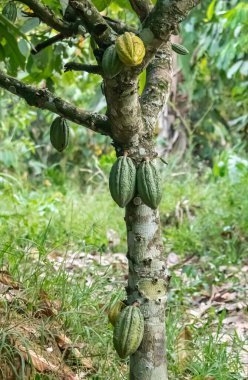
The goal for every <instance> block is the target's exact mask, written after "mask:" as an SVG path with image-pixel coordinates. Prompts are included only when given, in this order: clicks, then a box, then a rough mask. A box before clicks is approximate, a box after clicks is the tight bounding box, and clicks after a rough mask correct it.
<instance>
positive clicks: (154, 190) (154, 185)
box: [137, 160, 162, 209]
mask: <svg viewBox="0 0 248 380" xmlns="http://www.w3.org/2000/svg"><path fill="white" fill-rule="evenodd" d="M137 189H138V193H139V195H140V197H141V199H142V201H143V202H144V203H145V204H146V205H147V206H149V207H151V208H152V209H156V208H157V207H158V205H159V203H160V201H161V198H162V188H161V176H160V173H159V170H158V167H157V165H156V163H155V161H154V160H153V161H150V160H146V161H143V162H142V163H141V164H140V166H139V167H138V170H137Z"/></svg>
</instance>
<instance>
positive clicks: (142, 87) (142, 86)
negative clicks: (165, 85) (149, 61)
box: [139, 70, 146, 95]
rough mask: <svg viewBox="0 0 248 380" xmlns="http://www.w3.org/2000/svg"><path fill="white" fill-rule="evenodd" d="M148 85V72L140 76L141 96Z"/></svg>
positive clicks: (143, 72)
mask: <svg viewBox="0 0 248 380" xmlns="http://www.w3.org/2000/svg"><path fill="white" fill-rule="evenodd" d="M145 85H146V70H144V71H142V73H141V74H140V75H139V95H141V94H142V92H143V90H144V88H145Z"/></svg>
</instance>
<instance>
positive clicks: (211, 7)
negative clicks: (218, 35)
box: [207, 0, 216, 20]
mask: <svg viewBox="0 0 248 380" xmlns="http://www.w3.org/2000/svg"><path fill="white" fill-rule="evenodd" d="M215 4H216V0H213V1H212V2H211V4H210V5H209V7H208V10H207V18H208V20H212V18H213V16H214V12H215Z"/></svg>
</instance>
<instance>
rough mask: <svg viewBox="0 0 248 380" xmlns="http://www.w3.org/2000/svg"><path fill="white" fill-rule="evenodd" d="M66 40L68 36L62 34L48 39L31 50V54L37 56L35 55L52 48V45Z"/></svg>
mask: <svg viewBox="0 0 248 380" xmlns="http://www.w3.org/2000/svg"><path fill="white" fill-rule="evenodd" d="M64 38H66V36H65V35H64V34H62V33H59V34H56V36H53V37H51V38H48V39H47V40H45V41H43V42H41V43H39V44H37V45H36V46H35V47H34V48H33V49H32V50H31V53H32V54H34V55H35V54H37V53H39V52H40V51H41V50H43V49H45V48H47V47H48V46H51V45H53V44H55V43H56V42H58V41H62V40H63V39H64Z"/></svg>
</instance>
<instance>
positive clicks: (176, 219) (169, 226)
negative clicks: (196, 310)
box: [0, 165, 248, 380]
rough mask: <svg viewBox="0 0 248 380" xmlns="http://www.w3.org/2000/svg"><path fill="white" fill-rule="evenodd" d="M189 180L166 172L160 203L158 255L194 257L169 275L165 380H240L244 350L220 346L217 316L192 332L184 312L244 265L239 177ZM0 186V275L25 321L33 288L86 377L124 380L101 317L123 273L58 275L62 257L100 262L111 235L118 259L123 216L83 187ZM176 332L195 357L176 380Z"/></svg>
mask: <svg viewBox="0 0 248 380" xmlns="http://www.w3.org/2000/svg"><path fill="white" fill-rule="evenodd" d="M177 172H183V173H184V174H180V175H175V173H177ZM198 173H199V170H197V169H196V168H194V169H193V168H191V167H189V166H187V165H185V166H184V167H183V168H177V167H176V168H172V167H171V168H170V167H168V168H167V169H166V178H165V185H164V197H163V201H162V204H161V221H162V231H163V239H164V243H165V254H168V253H169V252H175V253H176V254H177V255H178V256H179V257H180V259H181V260H184V259H185V258H187V257H189V256H192V255H194V258H195V259H196V261H193V262H192V261H190V262H188V263H185V264H182V265H181V270H182V272H181V273H177V271H175V272H173V273H172V280H171V290H170V292H169V297H168V307H167V322H166V325H167V337H168V359H169V371H170V376H171V377H170V380H183V379H195V380H204V378H205V377H207V376H213V377H214V379H215V380H235V379H242V378H244V377H242V376H241V369H240V368H241V364H240V356H239V352H240V351H241V347H242V344H243V343H242V342H241V341H240V340H239V339H238V337H237V336H236V337H235V336H234V337H233V338H232V340H231V343H229V346H228V345H227V343H225V342H222V340H221V339H220V337H221V334H222V332H223V325H222V322H223V318H224V314H223V312H222V313H220V314H219V313H216V312H215V310H214V309H213V308H210V309H209V310H208V312H207V315H206V316H205V318H204V320H202V321H201V323H199V321H193V322H192V321H191V320H190V319H189V317H188V316H187V310H189V309H190V308H191V307H192V300H193V299H194V297H196V296H197V295H199V294H200V293H201V291H202V289H204V290H206V291H209V289H210V288H211V286H212V285H220V284H222V283H224V282H225V281H226V279H225V275H224V274H223V271H220V269H219V268H220V266H223V265H226V266H230V265H236V266H237V268H239V267H240V266H241V265H242V260H243V259H244V258H245V257H246V256H247V250H248V248H247V246H248V245H247V239H248V232H247V231H248V198H247V185H248V176H244V177H243V178H242V179H241V180H239V181H238V182H237V183H232V182H231V181H230V180H229V178H228V176H225V177H223V178H221V177H218V178H216V177H214V176H213V174H212V172H211V170H210V169H204V170H201V174H198ZM2 178H4V184H3V181H2V185H1V189H0V193H1V194H0V209H1V239H0V242H1V243H0V266H1V267H8V269H9V271H10V273H11V274H12V275H13V276H14V278H15V280H18V281H20V282H21V283H22V284H23V286H24V288H25V297H26V298H27V299H28V300H29V311H30V312H32V310H35V308H36V307H38V299H39V293H40V290H41V289H42V290H44V291H46V292H47V293H48V294H49V296H50V297H51V299H54V300H57V299H58V300H60V301H61V303H62V306H61V310H60V311H59V314H58V316H57V317H56V318H57V320H58V321H60V323H62V324H63V326H64V329H65V332H66V333H67V334H68V335H69V336H70V337H71V339H72V341H73V342H83V343H85V349H84V355H85V357H86V358H87V357H89V358H91V359H92V361H93V364H94V368H95V370H96V371H95V373H92V374H91V375H89V376H88V378H90V379H95V380H96V379H97V380H99V379H105V380H106V379H109V380H112V379H115V380H121V379H126V378H127V361H121V360H119V359H118V357H117V355H116V353H115V352H114V350H113V347H112V327H111V326H110V325H109V324H108V321H107V314H106V309H107V305H108V304H109V302H110V301H111V299H112V298H113V297H114V296H115V294H116V293H120V294H121V293H122V292H123V288H124V286H125V283H126V280H125V278H124V276H125V274H126V273H123V272H122V270H121V268H120V267H117V268H116V267H115V266H113V265H109V266H104V267H103V266H101V265H100V264H98V263H94V262H93V261H92V263H91V265H88V266H82V268H80V267H79V268H76V270H74V272H73V275H71V272H68V271H67V270H66V269H65V265H66V257H67V256H68V255H70V252H78V254H79V253H80V252H85V253H86V255H87V254H88V255H91V253H92V252H96V256H97V257H99V256H101V257H102V258H104V257H107V255H108V254H109V253H108V251H109V250H110V248H109V246H108V239H107V237H106V233H107V231H108V230H109V229H113V230H115V231H117V232H118V234H119V236H120V243H119V244H118V245H117V246H115V247H114V248H113V249H112V252H123V253H125V252H126V243H125V225H124V220H123V217H124V211H123V210H121V209H119V208H118V207H117V206H116V205H115V204H114V202H113V201H112V200H111V198H110V195H109V193H108V189H107V184H106V183H103V184H101V185H99V186H98V188H96V189H95V190H94V191H93V190H92V188H91V187H90V186H89V187H88V188H85V189H83V190H81V189H79V188H78V187H77V186H72V184H71V183H69V181H68V182H66V183H65V184H64V186H63V188H61V187H60V186H58V185H56V184H53V183H52V185H51V186H44V185H42V184H39V185H38V184H37V183H34V182H33V183H32V182H28V181H25V180H24V179H23V178H21V177H15V176H13V175H12V176H8V175H3V176H2ZM52 252H59V254H60V255H62V256H64V258H65V260H64V261H62V262H61V263H60V266H59V267H58V269H57V270H56V271H55V270H54V267H53V265H52V263H51V261H50V260H49V257H50V254H51V253H52ZM228 281H230V279H228ZM233 281H234V283H235V281H237V279H236V280H235V278H234V279H233ZM185 324H187V325H189V326H190V328H191V330H192V334H193V340H194V351H193V359H192V360H191V363H190V364H189V369H188V372H186V373H183V374H182V373H180V371H179V369H178V366H177V363H176V356H175V344H176V336H177V334H178V332H179V331H180V329H181V327H182V326H184V325H185ZM216 331H217V333H216ZM2 333H4V331H2ZM230 345H231V349H230ZM10 357H11V353H10ZM40 378H41V377H40ZM51 379H52V378H51Z"/></svg>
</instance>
